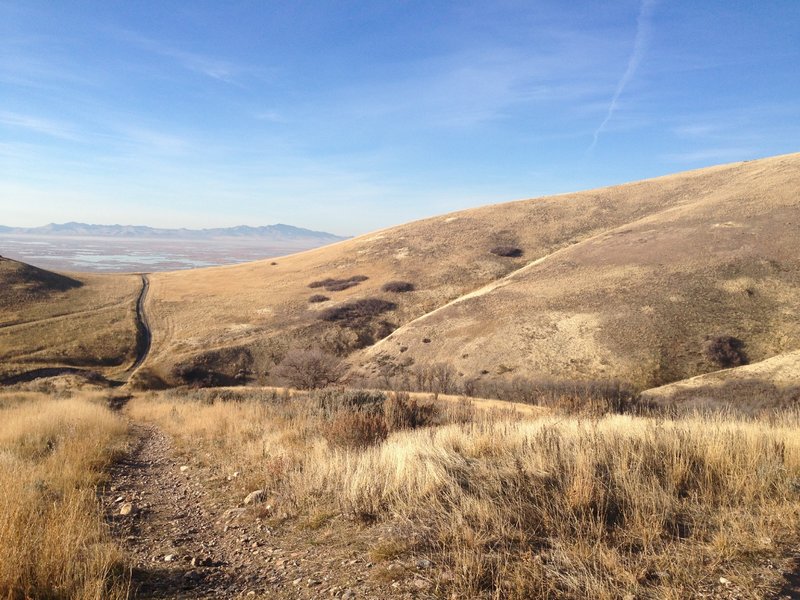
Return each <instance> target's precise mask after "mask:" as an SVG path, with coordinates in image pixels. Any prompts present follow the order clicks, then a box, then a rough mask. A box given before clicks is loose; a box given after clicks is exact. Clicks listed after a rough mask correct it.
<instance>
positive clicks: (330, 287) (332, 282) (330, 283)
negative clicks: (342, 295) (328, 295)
mask: <svg viewBox="0 0 800 600" xmlns="http://www.w3.org/2000/svg"><path fill="white" fill-rule="evenodd" d="M367 279H369V277H367V276H366V275H353V276H352V277H348V278H347V279H333V278H330V277H329V278H327V279H321V280H319V281H312V282H311V283H309V284H308V287H310V288H320V287H321V288H325V289H326V290H327V291H329V292H341V291H342V290H346V289H348V288H351V287H354V286H357V285H358V284H359V283H361V282H362V281H366V280H367Z"/></svg>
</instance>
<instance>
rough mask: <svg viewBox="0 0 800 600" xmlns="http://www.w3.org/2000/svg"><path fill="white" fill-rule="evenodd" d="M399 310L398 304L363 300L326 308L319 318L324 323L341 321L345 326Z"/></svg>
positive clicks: (373, 299) (368, 299)
mask: <svg viewBox="0 0 800 600" xmlns="http://www.w3.org/2000/svg"><path fill="white" fill-rule="evenodd" d="M395 308H397V304H395V303H394V302H389V301H388V300H382V299H381V298H362V299H361V300H353V301H352V302H345V303H344V304H340V305H339V306H332V307H330V308H326V309H325V310H323V311H321V312H320V313H319V318H320V319H322V320H323V321H341V322H344V323H345V324H348V323H357V322H358V321H360V320H364V319H370V318H372V317H376V316H378V315H380V314H381V313H385V312H387V311H390V310H394V309H395Z"/></svg>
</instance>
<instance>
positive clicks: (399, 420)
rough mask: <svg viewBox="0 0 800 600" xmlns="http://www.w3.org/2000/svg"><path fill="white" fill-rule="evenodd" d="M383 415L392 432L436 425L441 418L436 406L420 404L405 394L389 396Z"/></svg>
mask: <svg viewBox="0 0 800 600" xmlns="http://www.w3.org/2000/svg"><path fill="white" fill-rule="evenodd" d="M383 414H384V418H385V419H386V423H387V424H388V426H389V429H390V430H392V431H398V430H401V429H417V428H418V427H427V426H430V425H434V424H435V423H436V421H437V418H438V417H439V411H438V410H437V407H436V405H435V404H433V403H427V404H420V403H418V402H417V401H416V399H411V398H409V395H408V394H407V393H403V392H396V393H393V394H390V395H389V397H388V398H387V400H386V402H385V403H384V405H383Z"/></svg>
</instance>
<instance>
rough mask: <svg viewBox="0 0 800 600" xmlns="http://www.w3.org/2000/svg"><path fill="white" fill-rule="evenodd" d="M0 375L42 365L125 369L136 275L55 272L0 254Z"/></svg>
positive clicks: (131, 348)
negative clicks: (59, 273)
mask: <svg viewBox="0 0 800 600" xmlns="http://www.w3.org/2000/svg"><path fill="white" fill-rule="evenodd" d="M0 286H2V294H0V378H2V377H4V376H8V375H14V374H16V373H19V372H24V371H30V370H33V369H38V368H44V367H86V368H89V369H94V370H97V371H99V372H102V373H113V372H115V371H117V370H120V369H124V368H125V367H126V366H127V364H128V363H130V362H131V361H132V360H133V357H134V354H135V342H136V326H135V320H134V311H135V305H136V298H137V296H138V294H139V290H140V288H141V278H140V277H139V276H138V275H97V274H89V273H80V274H67V275H58V274H55V273H51V272H49V271H44V270H41V269H37V268H35V267H31V266H29V265H26V264H23V263H19V262H17V261H13V260H10V259H6V258H0Z"/></svg>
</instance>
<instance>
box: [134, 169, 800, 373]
mask: <svg viewBox="0 0 800 600" xmlns="http://www.w3.org/2000/svg"><path fill="white" fill-rule="evenodd" d="M798 187H800V155H788V156H781V157H774V158H770V159H764V160H760V161H750V162H747V163H736V164H732V165H725V166H721V167H714V168H709V169H702V170H699V171H693V172H688V173H681V174H677V175H671V176H667V177H661V178H658V179H653V180H648V181H642V182H638V183H632V184H627V185H621V186H615V187H610V188H605V189H600V190H593V191H587V192H580V193H575V194H565V195H560V196H554V197H548V198H540V199H534V200H524V201H519V202H512V203H507V204H499V205H493V206H487V207H482V208H477V209H472V210H466V211H462V212H458V213H453V214H450V215H444V216H440V217H435V218H431V219H426V220H422V221H418V222H414V223H410V224H407V225H402V226H399V227H394V228H390V229H386V230H382V231H379V232H376V233H373V234H370V235H366V236H362V237H359V238H355V239H352V240H347V241H344V242H340V243H337V244H334V245H331V246H327V247H325V248H321V249H317V250H312V251H308V252H304V253H300V254H295V255H292V256H287V257H284V258H281V259H277V260H275V261H260V262H255V263H249V264H245V265H237V266H232V267H220V268H211V269H199V270H193V271H183V272H173V273H163V274H157V275H155V276H153V278H152V292H151V299H150V302H149V304H148V306H149V310H150V313H151V319H152V326H153V330H154V344H153V353H152V354H151V357H150V358H149V359H148V362H147V363H146V366H147V367H148V368H149V369H150V370H151V371H152V372H153V373H154V374H157V375H158V376H160V377H162V378H164V379H166V380H168V381H172V382H180V381H189V382H191V381H193V380H194V381H196V382H200V383H229V382H235V381H240V382H242V381H247V380H258V379H263V378H264V376H265V374H267V373H269V372H271V371H272V368H273V367H274V365H275V363H276V362H278V361H280V360H281V358H282V357H283V355H284V354H285V353H286V352H287V350H288V349H290V348H293V347H301V348H302V347H311V346H320V347H322V348H323V349H325V350H328V351H330V352H334V353H337V354H339V355H343V356H350V357H351V360H352V363H353V364H355V365H361V366H363V367H364V369H363V372H365V373H367V374H369V373H372V374H375V373H377V371H378V369H377V367H378V365H381V369H382V370H385V369H386V367H387V365H388V366H389V367H390V368H391V369H392V370H394V372H395V374H397V375H398V376H402V375H403V372H405V373H406V374H407V373H408V372H410V371H411V370H413V369H414V368H415V367H419V366H421V365H427V364H432V363H439V362H447V363H450V364H452V365H453V366H454V369H455V370H456V371H457V373H458V374H459V375H458V377H459V378H460V379H459V380H465V379H468V378H478V379H484V380H494V379H511V378H514V377H516V376H518V375H524V376H530V377H540V376H545V375H546V376H555V377H558V378H581V379H597V378H619V379H622V380H625V381H628V382H630V383H633V384H635V385H637V386H639V387H650V386H653V385H657V384H660V383H666V382H669V381H674V380H677V379H682V378H685V377H690V376H693V375H697V374H699V373H703V372H708V371H712V370H716V369H717V368H718V367H717V366H715V365H713V364H711V363H710V362H709V361H708V360H707V359H706V358H705V357H704V355H703V352H702V348H703V344H704V341H705V339H706V337H707V336H711V335H718V334H728V335H735V336H737V337H739V338H741V339H742V340H744V341H745V343H746V345H747V352H748V353H749V355H750V359H751V360H761V359H764V358H768V357H770V356H773V355H775V354H777V353H780V352H785V351H788V350H792V349H795V348H797V347H800V331H799V330H798V325H797V324H796V320H795V319H793V318H791V315H793V314H796V311H797V309H798V308H800V307H799V306H797V305H798V298H800V294H798V291H799V290H798V285H800V279H798V276H799V274H800V266H799V265H798V258H797V257H798V256H800V254H798V251H799V250H800V244H799V243H798V240H799V239H800V236H798V235H797V234H798V223H800V205H799V203H800V199H798V196H797V193H796V190H797V189H798ZM386 284H395V285H394V286H393V285H389V286H387V285H386ZM397 284H402V285H400V286H399V288H398V287H397ZM406 284H407V285H406ZM385 286H386V287H385ZM399 289H403V290H406V291H397V290H399ZM312 296H313V298H312ZM354 303H355V304H354ZM353 306H357V307H358V308H356V309H354V308H353ZM364 307H370V308H369V309H368V310H362V309H363V308H364ZM331 315H341V318H331Z"/></svg>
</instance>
